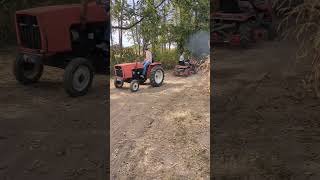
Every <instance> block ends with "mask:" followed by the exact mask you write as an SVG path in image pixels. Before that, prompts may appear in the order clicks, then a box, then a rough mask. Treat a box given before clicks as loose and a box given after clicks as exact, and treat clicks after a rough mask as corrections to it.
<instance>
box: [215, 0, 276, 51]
mask: <svg viewBox="0 0 320 180" xmlns="http://www.w3.org/2000/svg"><path fill="white" fill-rule="evenodd" d="M218 7H219V8H218V11H216V12H215V13H213V14H212V19H213V28H212V30H211V37H212V39H213V43H214V44H217V43H228V44H231V45H240V46H242V47H244V48H246V47H248V46H249V44H250V43H251V42H255V41H257V40H260V39H265V38H268V39H272V38H273V36H274V28H273V15H272V14H273V13H272V5H271V2H269V1H268V0H220V1H219V4H218Z"/></svg>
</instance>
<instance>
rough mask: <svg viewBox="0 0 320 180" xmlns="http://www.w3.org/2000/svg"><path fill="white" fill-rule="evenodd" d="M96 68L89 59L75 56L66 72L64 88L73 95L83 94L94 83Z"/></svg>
mask: <svg viewBox="0 0 320 180" xmlns="http://www.w3.org/2000/svg"><path fill="white" fill-rule="evenodd" d="M93 76H94V70H93V67H92V64H91V63H90V61H89V60H87V59H85V58H75V59H73V60H72V61H71V62H69V64H68V65H67V67H66V69H65V73H64V89H65V91H66V93H68V94H69V95H70V96H71V97H77V96H83V95H85V94H87V93H88V91H89V88H90V87H91V85H92V81H93Z"/></svg>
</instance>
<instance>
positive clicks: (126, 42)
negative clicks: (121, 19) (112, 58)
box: [112, 0, 134, 47]
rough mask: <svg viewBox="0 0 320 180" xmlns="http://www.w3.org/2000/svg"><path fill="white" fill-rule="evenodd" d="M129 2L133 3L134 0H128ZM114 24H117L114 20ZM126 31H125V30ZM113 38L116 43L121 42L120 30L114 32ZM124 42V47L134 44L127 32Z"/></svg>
mask: <svg viewBox="0 0 320 180" xmlns="http://www.w3.org/2000/svg"><path fill="white" fill-rule="evenodd" d="M127 2H128V4H130V5H132V2H133V1H132V0H127ZM112 24H117V23H114V22H112ZM123 32H125V31H123ZM112 38H113V42H114V44H119V32H118V31H114V32H113V33H112ZM122 43H123V47H130V46H132V45H134V43H133V41H132V40H131V39H130V38H129V37H128V35H126V34H125V33H124V34H123V35H122Z"/></svg>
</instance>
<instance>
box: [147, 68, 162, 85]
mask: <svg viewBox="0 0 320 180" xmlns="http://www.w3.org/2000/svg"><path fill="white" fill-rule="evenodd" d="M163 80H164V70H163V68H162V67H161V66H156V67H154V68H152V70H151V76H150V83H151V86H153V87H159V86H161V85H162V83H163Z"/></svg>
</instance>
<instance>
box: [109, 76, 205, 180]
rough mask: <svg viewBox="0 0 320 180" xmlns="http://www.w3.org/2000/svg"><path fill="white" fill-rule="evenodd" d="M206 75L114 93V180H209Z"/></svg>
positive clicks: (126, 88) (112, 168)
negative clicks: (203, 77) (203, 79)
mask: <svg viewBox="0 0 320 180" xmlns="http://www.w3.org/2000/svg"><path fill="white" fill-rule="evenodd" d="M204 84H206V83H204V82H203V81H202V76H201V75H200V74H198V75H194V76H190V77H175V76H173V75H172V71H167V72H166V75H165V81H164V84H163V86H161V87H158V88H152V87H151V86H149V85H144V86H141V87H140V90H139V91H138V92H137V93H131V91H130V89H129V84H125V87H124V88H123V89H116V88H114V87H113V86H111V89H110V107H111V112H110V113H111V130H110V131H111V132H110V135H111V168H110V170H111V178H112V179H209V173H210V172H209V169H210V168H209V163H210V162H209V161H210V153H209V136H210V134H209V130H210V129H209V126H210V125H209V122H210V114H209V113H210V101H209V98H210V95H209V92H207V91H205V90H204Z"/></svg>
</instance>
